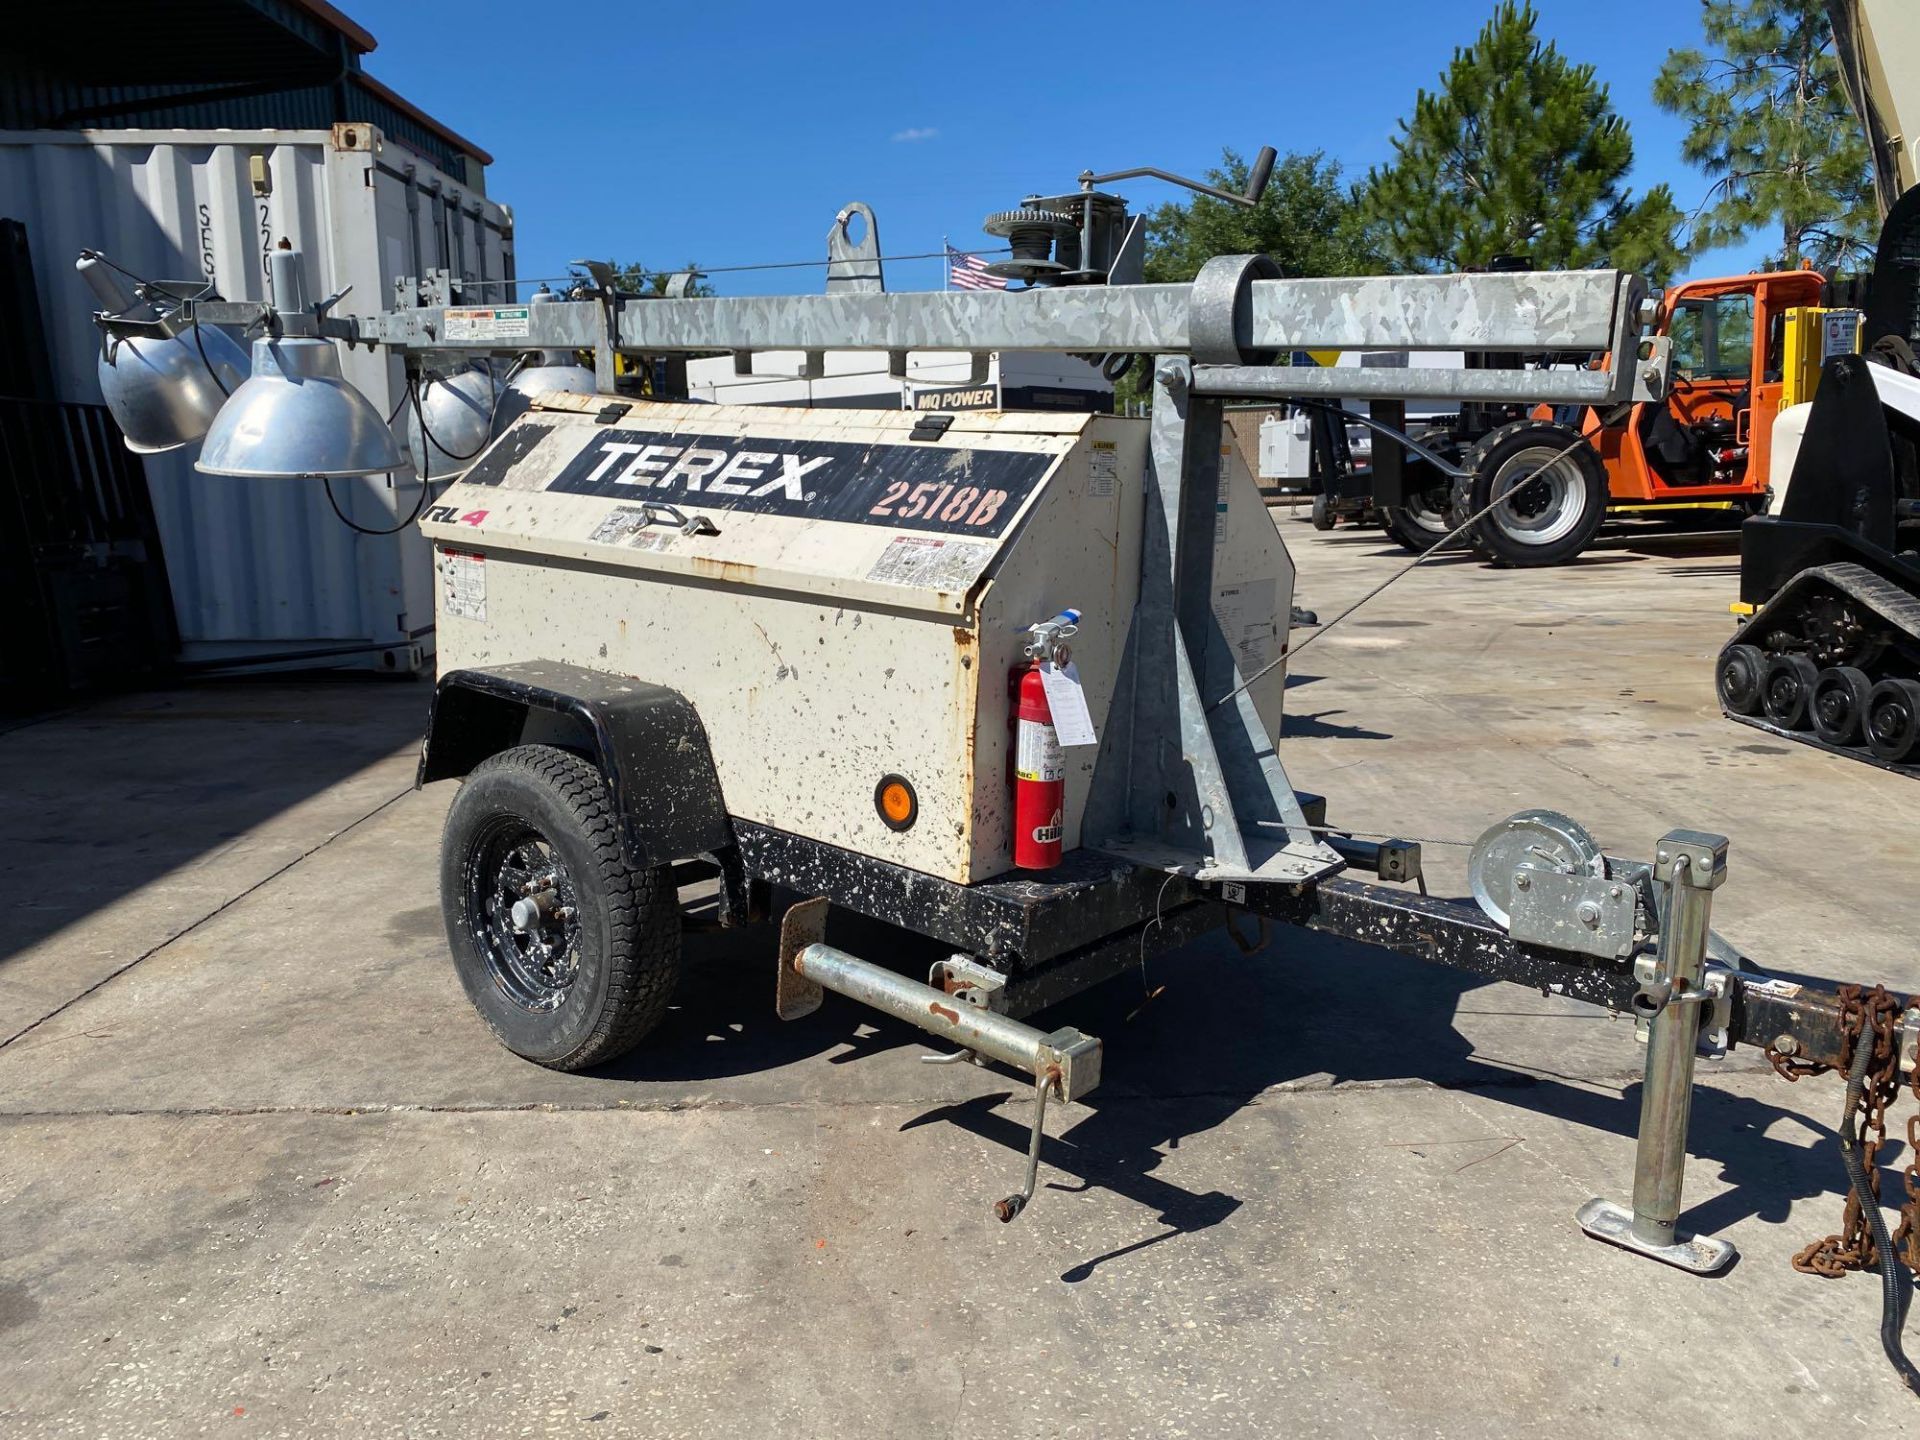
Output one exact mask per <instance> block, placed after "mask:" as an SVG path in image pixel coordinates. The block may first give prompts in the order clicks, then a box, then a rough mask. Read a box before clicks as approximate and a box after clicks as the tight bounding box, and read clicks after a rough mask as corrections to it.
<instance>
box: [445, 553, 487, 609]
mask: <svg viewBox="0 0 1920 1440" xmlns="http://www.w3.org/2000/svg"><path fill="white" fill-rule="evenodd" d="M435 560H436V562H437V568H438V569H439V571H440V612H441V614H443V615H457V616H459V617H460V618H461V619H462V620H482V621H484V620H485V619H486V618H487V557H486V556H484V555H474V554H471V553H469V552H468V551H465V550H441V551H438V552H437V553H436V555H435Z"/></svg>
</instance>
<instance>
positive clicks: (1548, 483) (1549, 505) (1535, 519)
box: [1487, 446, 1587, 545]
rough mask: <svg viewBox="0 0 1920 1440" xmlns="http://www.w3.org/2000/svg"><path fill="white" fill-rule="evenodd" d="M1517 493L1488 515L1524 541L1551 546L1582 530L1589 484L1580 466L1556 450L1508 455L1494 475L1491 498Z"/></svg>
mask: <svg viewBox="0 0 1920 1440" xmlns="http://www.w3.org/2000/svg"><path fill="white" fill-rule="evenodd" d="M1514 492H1518V493H1517V494H1514V498H1513V499H1512V500H1510V501H1508V502H1507V503H1506V504H1504V505H1497V506H1495V507H1494V509H1493V511H1492V513H1491V515H1490V516H1489V518H1490V519H1491V520H1492V521H1493V523H1494V524H1495V525H1497V526H1499V528H1500V531H1501V533H1502V534H1504V535H1507V536H1509V537H1511V538H1512V539H1514V540H1517V541H1518V542H1519V543H1521V544H1522V545H1551V544H1553V543H1555V542H1556V541H1559V540H1564V539H1565V538H1566V537H1567V536H1569V535H1571V534H1573V533H1574V532H1575V531H1576V530H1578V529H1579V528H1580V522H1581V521H1582V520H1583V519H1584V518H1585V517H1586V513H1587V487H1586V483H1585V479H1584V477H1583V476H1582V475H1581V474H1580V472H1579V467H1577V466H1575V465H1573V464H1572V463H1571V462H1570V461H1569V460H1568V459H1567V458H1566V457H1565V456H1563V455H1561V454H1560V452H1559V451H1558V450H1549V449H1547V448H1545V447H1544V446H1533V447H1530V448H1528V449H1525V450H1521V451H1519V452H1517V453H1516V454H1514V455H1512V456H1509V457H1508V459H1507V461H1506V463H1504V464H1503V465H1501V467H1500V469H1499V470H1498V471H1497V472H1496V473H1495V474H1494V477H1493V494H1492V495H1489V496H1488V497H1487V498H1488V499H1489V500H1492V499H1495V498H1498V497H1502V496H1505V495H1508V494H1513V493H1514Z"/></svg>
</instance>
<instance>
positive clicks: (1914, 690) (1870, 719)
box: [1865, 680, 1920, 764]
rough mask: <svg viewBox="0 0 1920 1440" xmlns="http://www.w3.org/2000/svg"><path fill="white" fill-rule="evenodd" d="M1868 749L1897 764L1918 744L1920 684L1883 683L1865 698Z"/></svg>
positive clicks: (1908, 681)
mask: <svg viewBox="0 0 1920 1440" xmlns="http://www.w3.org/2000/svg"><path fill="white" fill-rule="evenodd" d="M1865 729H1866V732H1867V747H1868V748H1869V749H1871V750H1872V751H1873V753H1874V754H1875V755H1876V756H1878V757H1879V758H1880V759H1882V760H1886V761H1888V762H1890V763H1896V764H1897V763H1898V762H1900V761H1902V760H1905V759H1906V758H1907V757H1908V756H1909V755H1911V754H1912V753H1913V752H1914V748H1915V746H1916V745H1920V684H1915V683H1914V682H1913V681H1911V680H1882V681H1881V682H1880V683H1879V684H1878V685H1876V686H1874V687H1873V690H1872V693H1871V694H1869V695H1868V697H1867V715H1866V720H1865Z"/></svg>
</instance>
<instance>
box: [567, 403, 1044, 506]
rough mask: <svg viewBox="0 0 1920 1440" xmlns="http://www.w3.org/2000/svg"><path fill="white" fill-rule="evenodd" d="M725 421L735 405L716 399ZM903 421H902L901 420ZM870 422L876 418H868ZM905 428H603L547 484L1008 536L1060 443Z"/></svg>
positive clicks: (582, 491) (609, 495)
mask: <svg viewBox="0 0 1920 1440" xmlns="http://www.w3.org/2000/svg"><path fill="white" fill-rule="evenodd" d="M716 413H717V414H718V415H719V416H720V417H721V418H720V419H719V420H718V421H717V422H716V428H717V425H718V424H723V423H725V417H726V415H727V414H729V413H731V412H728V411H720V410H718V409H717V410H716ZM896 423H897V422H896ZM862 428H867V427H862ZM969 439H971V437H967V439H962V440H961V441H960V443H952V442H951V441H949V442H947V443H941V442H938V441H925V440H918V441H917V440H911V439H909V438H908V436H907V430H906V427H905V426H901V427H900V438H899V439H898V440H895V441H891V442H889V441H888V440H885V439H880V438H877V437H868V438H862V439H858V440H842V439H838V438H828V437H826V436H816V435H805V436H801V435H781V436H773V435H752V434H748V435H714V434H711V433H701V432H699V431H693V432H691V433H689V432H687V431H679V432H674V431H669V430H641V429H631V430H629V429H626V428H624V427H618V428H617V427H612V426H609V427H606V428H599V427H595V429H594V430H593V431H592V433H591V434H590V435H589V436H588V438H586V439H585V440H584V442H582V443H580V448H579V449H578V450H577V451H576V452H575V453H574V454H573V455H572V457H571V458H569V459H568V460H566V461H565V462H564V463H563V464H562V465H561V466H560V469H559V472H558V473H557V474H555V475H554V476H553V477H552V478H551V479H549V480H548V481H547V482H546V485H545V486H544V487H543V488H545V489H546V490H548V491H551V492H554V493H556V494H561V495H597V496H600V497H601V498H602V499H608V500H612V499H621V498H626V499H634V500H640V499H654V498H656V497H657V498H658V499H660V500H667V499H672V500H674V501H675V502H677V503H679V504H683V505H686V506H687V507H688V508H690V509H698V510H707V511H712V512H714V515H715V517H716V519H718V523H719V524H720V525H721V526H722V527H725V526H726V525H727V524H729V523H736V522H729V521H728V520H726V519H724V518H720V517H724V516H727V515H733V516H746V515H786V516H791V517H793V518H795V519H805V520H831V521H835V522H837V523H839V524H842V525H880V526H885V527H887V528H888V529H894V530H921V531H932V532H933V533H934V534H947V535H1001V534H1004V533H1005V532H1006V529H1007V527H1008V526H1009V525H1011V524H1013V523H1014V521H1015V519H1016V518H1017V517H1018V516H1019V514H1020V513H1021V507H1022V504H1023V502H1024V501H1025V499H1026V497H1027V496H1028V495H1029V494H1031V493H1032V491H1033V488H1034V487H1035V486H1036V485H1038V484H1039V483H1040V481H1041V479H1042V477H1044V476H1045V475H1046V474H1047V472H1048V470H1049V469H1050V468H1051V467H1052V466H1053V465H1054V463H1055V461H1056V458H1057V457H1056V455H1055V454H1054V452H1052V451H1035V450H996V449H990V448H987V447H986V446H985V445H984V444H972V443H967V441H968V440H969Z"/></svg>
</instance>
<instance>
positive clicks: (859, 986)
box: [774, 896, 1100, 1222]
mask: <svg viewBox="0 0 1920 1440" xmlns="http://www.w3.org/2000/svg"><path fill="white" fill-rule="evenodd" d="M827 909H828V901H827V899H826V897H825V896H819V897H817V898H815V899H812V900H804V901H802V902H800V903H799V904H798V905H795V906H793V907H792V908H791V909H789V910H788V911H787V913H786V917H785V918H784V919H783V920H782V921H781V922H780V968H779V972H778V979H777V983H776V985H775V991H774V1006H775V1009H776V1011H777V1012H778V1014H779V1016H780V1018H781V1019H782V1020H797V1019H799V1018H800V1017H801V1016H802V1015H807V1014H811V1013H812V1012H813V1011H814V1010H816V1009H818V1008H819V1005H820V1001H821V998H822V995H823V992H825V991H827V990H832V991H834V992H835V993H837V994H840V995H845V996H847V997H848V998H849V999H852V1000H858V1001H859V1002H860V1003H861V1004H863V1005H871V1006H873V1008H874V1009H876V1010H884V1011H885V1012H886V1013H887V1014H889V1015H892V1016H895V1017H897V1018H898V1019H901V1020H905V1021H906V1022H907V1023H908V1024H909V1025H918V1026H919V1027H920V1028H921V1029H922V1030H925V1031H927V1032H928V1033H929V1034H933V1035H938V1036H940V1037H942V1038H943V1039H945V1040H948V1041H951V1042H952V1043H954V1044H956V1045H958V1046H959V1047H960V1048H959V1049H958V1050H957V1051H955V1052H953V1053H952V1054H949V1055H939V1056H931V1057H928V1058H929V1059H932V1060H934V1061H935V1062H937V1063H943V1064H944V1063H947V1062H949V1061H957V1060H963V1059H972V1060H979V1059H981V1058H985V1059H989V1060H998V1061H999V1062H1000V1063H1001V1064H1003V1065H1011V1066H1013V1067H1014V1068H1015V1069H1017V1070H1023V1071H1025V1072H1026V1073H1027V1074H1029V1075H1031V1076H1032V1077H1033V1131H1032V1134H1031V1136H1030V1137H1029V1139H1028V1141H1027V1171H1026V1183H1025V1185H1024V1186H1023V1187H1022V1188H1021V1189H1020V1190H1019V1191H1018V1192H1016V1193H1015V1194H1012V1195H1009V1196H1007V1197H1006V1198H1005V1199H1003V1200H998V1201H996V1202H995V1203H994V1207H993V1213H994V1215H995V1217H996V1218H998V1219H999V1220H1001V1221H1003V1222H1004V1221H1009V1220H1012V1219H1013V1218H1014V1217H1016V1216H1017V1215H1019V1213H1020V1212H1021V1211H1022V1210H1024V1209H1026V1207H1027V1202H1028V1201H1030V1200H1032V1199H1033V1193H1034V1188H1035V1185H1036V1183H1037V1182H1038V1180H1039V1175H1040V1142H1041V1139H1042V1138H1043V1136H1044V1134H1045V1131H1044V1129H1043V1126H1044V1124H1045V1121H1046V1116H1047V1097H1048V1095H1049V1094H1050V1093H1051V1094H1053V1095H1056V1096H1058V1097H1059V1098H1060V1099H1062V1100H1077V1099H1079V1098H1080V1097H1081V1096H1082V1095H1085V1094H1086V1093H1087V1092H1088V1091H1090V1090H1092V1089H1093V1088H1094V1087H1095V1086H1096V1085H1098V1084H1099V1083H1100V1042H1099V1041H1098V1040H1097V1039H1095V1038H1094V1037H1093V1036H1091V1035H1086V1034H1082V1033H1081V1032H1080V1031H1078V1030H1075V1029H1073V1028H1072V1027H1071V1026H1069V1027H1067V1028H1065V1029H1061V1030H1055V1031H1053V1032H1052V1033H1050V1034H1049V1033H1047V1032H1045V1031H1042V1030H1039V1029H1037V1028H1035V1027H1034V1026H1032V1025H1027V1024H1023V1023H1022V1022H1020V1021H1018V1020H1015V1019H1012V1018H1011V1017H1009V1016H1006V1015H1002V1014H1000V1013H999V1012H998V1011H996V1010H994V1009H992V1008H991V1002H992V998H993V992H992V991H991V990H990V989H988V988H987V987H985V986H982V985H976V984H967V983H965V977H963V976H960V975H951V974H950V978H949V980H948V983H947V985H946V987H945V988H942V989H935V988H934V987H933V986H931V985H922V984H921V983H920V982H919V981H917V980H909V979H907V978H906V976H904V975H899V974H896V973H895V972H893V971H891V970H888V969H886V968H885V967H884V966H880V965H875V964H874V963H873V962H872V961H870V960H862V959H860V958H859V957H858V956H857V955H849V954H848V953H847V952H846V951H844V950H838V949H835V948H834V947H833V946H831V945H828V944H827V943H825V939H824V936H825V934H826V927H827ZM951 964H952V962H943V964H942V965H940V966H936V967H935V971H936V974H940V973H941V972H943V971H948V968H949V966H950V965H951ZM949 973H950V972H949Z"/></svg>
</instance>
